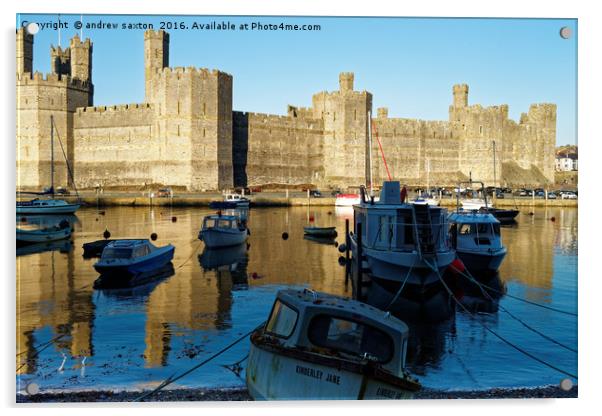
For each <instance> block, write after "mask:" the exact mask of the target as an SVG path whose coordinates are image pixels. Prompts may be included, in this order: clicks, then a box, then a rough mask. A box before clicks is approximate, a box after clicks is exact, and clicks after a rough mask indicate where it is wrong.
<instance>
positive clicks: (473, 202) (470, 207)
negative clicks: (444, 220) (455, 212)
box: [460, 198, 487, 211]
mask: <svg viewBox="0 0 602 416" xmlns="http://www.w3.org/2000/svg"><path fill="white" fill-rule="evenodd" d="M460 204H461V205H462V209H465V210H467V211H478V210H480V209H486V208H487V201H485V200H484V199H482V198H470V199H463V200H462V201H460Z"/></svg>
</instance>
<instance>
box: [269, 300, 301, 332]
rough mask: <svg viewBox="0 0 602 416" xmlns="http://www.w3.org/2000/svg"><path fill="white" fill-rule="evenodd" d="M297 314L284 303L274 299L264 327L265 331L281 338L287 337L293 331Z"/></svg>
mask: <svg viewBox="0 0 602 416" xmlns="http://www.w3.org/2000/svg"><path fill="white" fill-rule="evenodd" d="M298 316H299V314H298V313H297V311H296V310H294V309H293V308H291V307H290V306H288V305H286V304H285V303H282V302H280V301H279V300H276V302H274V307H273V308H272V314H271V315H270V319H269V320H268V323H267V325H266V327H265V329H266V332H269V333H270V334H273V335H276V336H278V337H282V338H288V337H290V336H291V334H292V333H293V330H294V329H295V325H296V324H297V318H298Z"/></svg>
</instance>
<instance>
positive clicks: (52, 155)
mask: <svg viewBox="0 0 602 416" xmlns="http://www.w3.org/2000/svg"><path fill="white" fill-rule="evenodd" d="M50 192H51V196H52V198H54V116H53V115H52V114H51V115H50Z"/></svg>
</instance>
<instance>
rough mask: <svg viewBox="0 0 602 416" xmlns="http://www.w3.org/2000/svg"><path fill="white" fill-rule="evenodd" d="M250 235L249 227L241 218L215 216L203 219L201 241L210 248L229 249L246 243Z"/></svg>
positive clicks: (200, 233)
mask: <svg viewBox="0 0 602 416" xmlns="http://www.w3.org/2000/svg"><path fill="white" fill-rule="evenodd" d="M248 234H249V232H248V230H247V227H246V225H245V224H244V223H243V221H242V220H241V219H240V217H238V216H236V215H221V214H214V215H208V216H206V217H205V218H203V227H202V228H201V231H200V232H199V240H202V241H203V242H204V243H205V246H206V247H209V248H217V247H229V246H236V245H239V244H242V243H244V242H245V241H246V240H247V236H248Z"/></svg>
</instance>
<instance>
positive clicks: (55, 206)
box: [17, 199, 80, 215]
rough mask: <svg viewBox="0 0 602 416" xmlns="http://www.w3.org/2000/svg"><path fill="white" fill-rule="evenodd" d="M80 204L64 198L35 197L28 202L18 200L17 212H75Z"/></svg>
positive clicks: (27, 213) (31, 213) (36, 213)
mask: <svg viewBox="0 0 602 416" xmlns="http://www.w3.org/2000/svg"><path fill="white" fill-rule="evenodd" d="M79 207H80V204H77V203H76V204H70V203H68V202H66V201H63V200H62V199H34V200H31V201H26V202H17V214H20V215H23V214H25V215H40V214H73V213H74V212H75V211H77V210H78V209H79Z"/></svg>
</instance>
